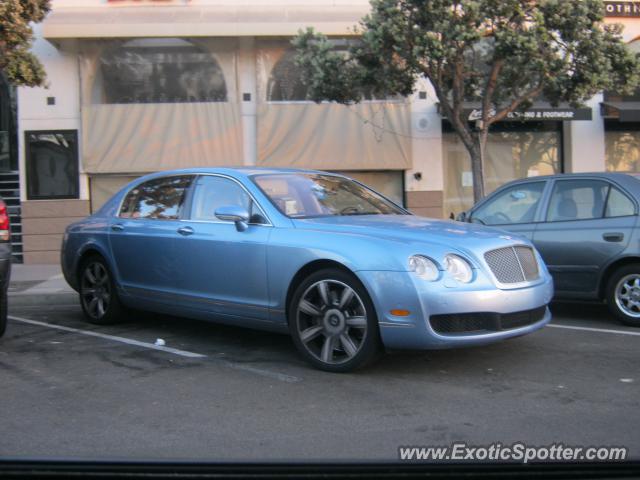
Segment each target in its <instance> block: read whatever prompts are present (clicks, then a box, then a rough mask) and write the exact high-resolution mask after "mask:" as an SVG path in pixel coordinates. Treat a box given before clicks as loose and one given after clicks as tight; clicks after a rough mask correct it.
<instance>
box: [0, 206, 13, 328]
mask: <svg viewBox="0 0 640 480" xmlns="http://www.w3.org/2000/svg"><path fill="white" fill-rule="evenodd" d="M10 240H11V234H10V233H9V212H7V205H6V204H5V203H4V200H2V199H1V198H0V337H1V336H2V335H4V332H5V330H6V328H7V290H8V288H9V279H10V277H11V242H10Z"/></svg>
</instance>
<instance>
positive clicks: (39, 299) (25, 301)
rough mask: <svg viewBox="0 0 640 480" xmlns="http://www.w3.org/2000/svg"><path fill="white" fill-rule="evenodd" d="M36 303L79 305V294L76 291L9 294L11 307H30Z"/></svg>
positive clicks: (44, 304)
mask: <svg viewBox="0 0 640 480" xmlns="http://www.w3.org/2000/svg"><path fill="white" fill-rule="evenodd" d="M34 305H38V306H39V305H42V306H46V305H78V306H80V303H79V301H78V294H77V293H75V292H62V293H43V294H33V293H31V294H20V293H14V294H9V307H29V306H34Z"/></svg>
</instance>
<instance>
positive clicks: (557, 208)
mask: <svg viewBox="0 0 640 480" xmlns="http://www.w3.org/2000/svg"><path fill="white" fill-rule="evenodd" d="M608 190H609V184H608V183H607V182H603V181H601V180H562V181H558V182H556V184H555V186H554V187H553V194H552V195H551V202H550V203H549V210H548V212H547V221H548V222H567V221H571V220H589V219H593V218H602V215H603V213H604V206H605V205H604V204H605V201H606V199H607V193H608Z"/></svg>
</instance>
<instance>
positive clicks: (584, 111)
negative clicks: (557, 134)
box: [438, 102, 591, 122]
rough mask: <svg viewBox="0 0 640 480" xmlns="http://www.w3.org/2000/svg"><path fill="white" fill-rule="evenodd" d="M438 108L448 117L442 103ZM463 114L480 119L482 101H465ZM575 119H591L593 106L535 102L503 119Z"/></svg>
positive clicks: (528, 120) (469, 117)
mask: <svg viewBox="0 0 640 480" xmlns="http://www.w3.org/2000/svg"><path fill="white" fill-rule="evenodd" d="M438 110H439V111H440V114H441V115H442V116H443V118H446V116H445V115H444V113H443V112H442V110H441V109H440V105H439V104H438ZM462 113H463V115H464V116H465V117H466V118H467V119H468V120H469V121H470V122H473V121H475V120H480V116H481V115H482V105H481V103H480V102H465V103H464V106H463V110H462ZM573 120H591V108H590V107H579V108H573V107H571V106H570V105H567V104H559V105H558V106H555V107H554V106H552V105H551V104H550V103H548V102H535V103H534V104H533V105H532V107H531V108H529V109H527V110H525V111H516V112H511V113H510V114H509V115H507V118H505V119H504V120H503V121H505V122H515V121H518V122H522V121H525V122H541V121H542V122H545V121H546V122H558V121H573Z"/></svg>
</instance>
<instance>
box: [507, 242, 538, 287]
mask: <svg viewBox="0 0 640 480" xmlns="http://www.w3.org/2000/svg"><path fill="white" fill-rule="evenodd" d="M513 249H514V250H515V251H516V255H517V256H518V260H519V261H520V266H521V267H522V273H524V278H525V280H527V281H528V282H530V281H532V280H536V279H537V278H538V277H539V276H540V275H539V272H538V262H537V261H536V256H535V254H534V253H533V250H532V249H531V248H529V247H524V246H522V245H519V246H517V247H513Z"/></svg>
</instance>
